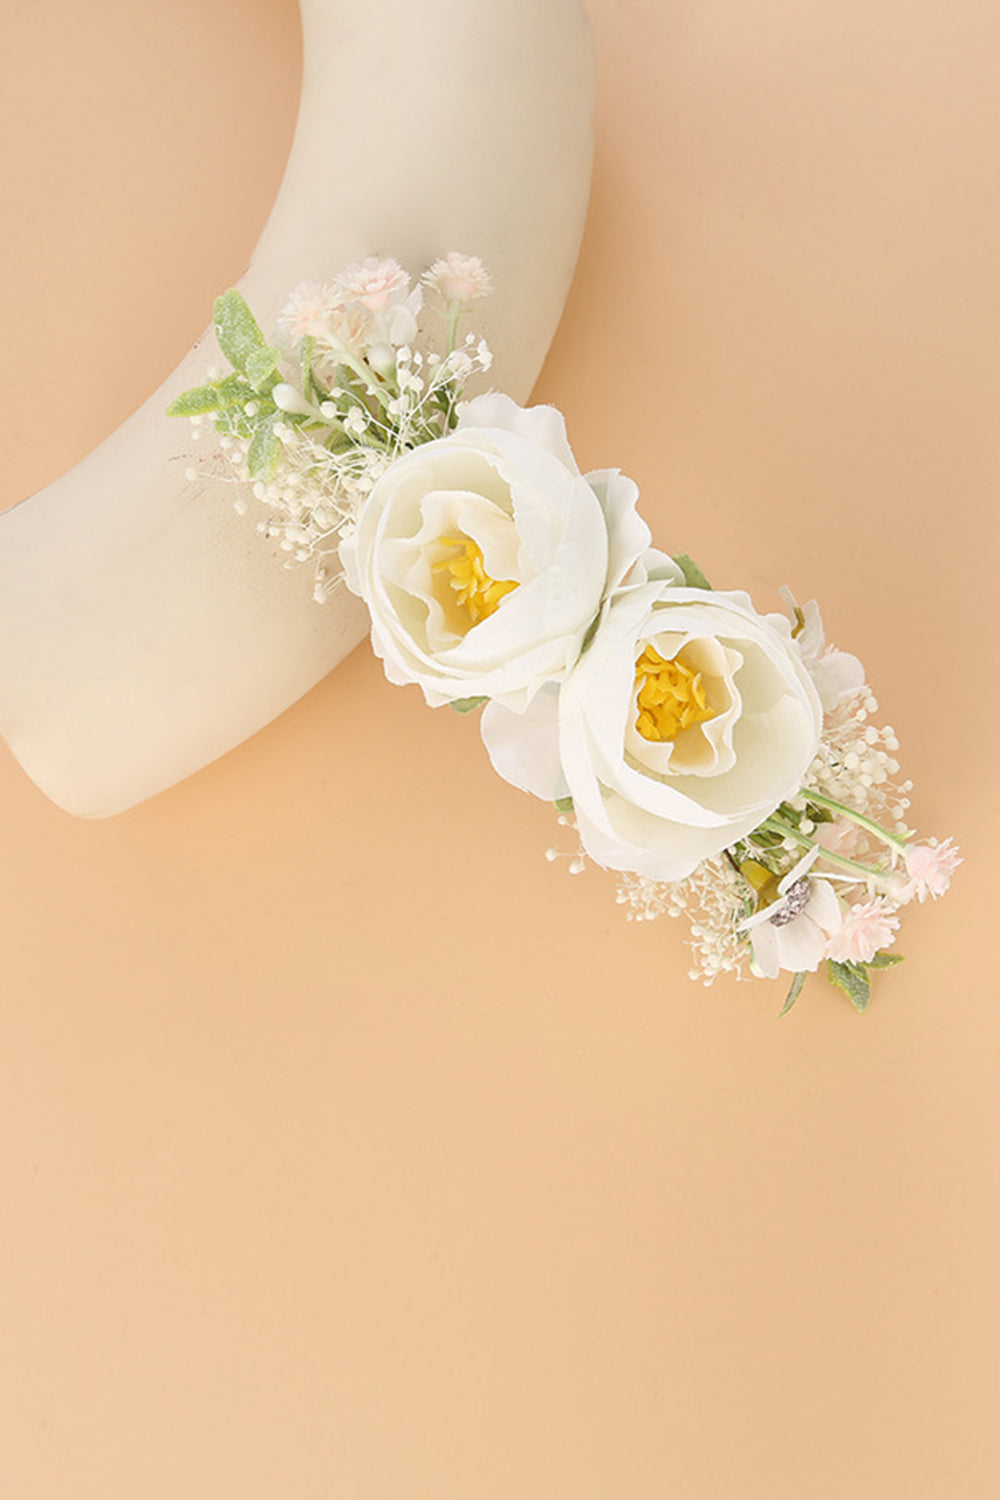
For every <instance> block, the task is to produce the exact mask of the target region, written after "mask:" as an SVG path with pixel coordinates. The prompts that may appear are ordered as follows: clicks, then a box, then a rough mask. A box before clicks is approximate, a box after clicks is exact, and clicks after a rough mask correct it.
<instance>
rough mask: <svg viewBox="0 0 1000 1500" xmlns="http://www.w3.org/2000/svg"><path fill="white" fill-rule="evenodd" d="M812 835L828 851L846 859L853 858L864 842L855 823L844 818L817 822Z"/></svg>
mask: <svg viewBox="0 0 1000 1500" xmlns="http://www.w3.org/2000/svg"><path fill="white" fill-rule="evenodd" d="M807 795H808V793H807ZM812 836H813V838H814V839H815V840H816V843H817V844H819V845H820V847H821V848H822V849H826V850H827V852H828V853H830V854H843V855H846V857H847V858H848V859H853V858H854V856H855V855H856V854H858V853H859V851H860V849H861V845H862V844H863V843H864V834H863V833H862V832H861V829H860V828H859V827H858V825H857V823H849V822H848V821H847V819H846V818H834V820H833V822H832V823H817V824H816V831H815V833H814V834H813V835H812Z"/></svg>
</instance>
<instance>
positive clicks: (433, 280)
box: [424, 250, 493, 302]
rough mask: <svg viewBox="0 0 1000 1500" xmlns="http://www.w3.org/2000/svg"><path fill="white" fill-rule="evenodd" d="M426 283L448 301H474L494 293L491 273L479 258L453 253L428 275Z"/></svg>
mask: <svg viewBox="0 0 1000 1500" xmlns="http://www.w3.org/2000/svg"><path fill="white" fill-rule="evenodd" d="M424 282H425V283H426V285H427V286H429V287H433V288H434V290H435V291H438V292H440V293H441V296H442V297H443V298H444V300H445V301H446V302H472V301H474V300H475V298H476V297H487V296H489V294H490V292H492V290H493V283H492V281H491V280H490V276H489V272H488V271H487V269H486V267H485V266H484V265H483V263H482V261H481V260H480V259H479V256H478V255H460V254H459V253H458V251H457V250H449V252H448V254H447V255H445V256H443V257H442V259H441V260H436V261H435V262H434V264H433V265H432V266H431V268H430V270H429V271H426V272H425V273H424Z"/></svg>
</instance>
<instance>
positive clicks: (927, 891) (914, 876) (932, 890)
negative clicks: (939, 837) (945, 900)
mask: <svg viewBox="0 0 1000 1500" xmlns="http://www.w3.org/2000/svg"><path fill="white" fill-rule="evenodd" d="M904 862H905V864H906V873H907V875H909V877H910V880H909V884H908V885H907V887H906V890H905V892H904V900H906V901H912V900H913V899H914V897H916V899H917V900H918V901H926V900H927V897H928V896H933V897H934V898H935V900H936V899H937V897H938V896H943V895H944V893H945V891H946V890H947V889H948V887H949V885H950V884H951V877H952V876H953V875H954V873H955V871H956V870H957V869H958V867H959V865H960V864H961V863H962V860H961V858H960V856H959V853H958V850H957V849H956V848H955V845H954V844H953V843H952V841H951V839H945V841H944V843H943V844H911V846H910V848H909V849H907V851H906V854H905V855H904Z"/></svg>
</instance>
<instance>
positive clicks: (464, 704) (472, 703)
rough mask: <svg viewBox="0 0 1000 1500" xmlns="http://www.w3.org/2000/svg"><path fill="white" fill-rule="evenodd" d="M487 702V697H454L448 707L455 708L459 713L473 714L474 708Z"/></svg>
mask: <svg viewBox="0 0 1000 1500" xmlns="http://www.w3.org/2000/svg"><path fill="white" fill-rule="evenodd" d="M485 702H486V699H485V698H453V699H452V700H451V702H450V703H449V704H448V707H449V708H453V709H454V710H455V712H456V713H457V714H471V713H472V711H473V709H475V708H479V706H480V704H482V703H485Z"/></svg>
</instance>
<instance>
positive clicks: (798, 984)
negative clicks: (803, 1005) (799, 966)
mask: <svg viewBox="0 0 1000 1500" xmlns="http://www.w3.org/2000/svg"><path fill="white" fill-rule="evenodd" d="M808 978H809V974H808V971H806V972H803V973H801V974H796V976H795V978H794V979H793V980H792V983H791V986H790V988H789V991H788V994H787V995H786V996H785V1003H784V1005H783V1006H782V1007H781V1009H780V1010H779V1011H778V1020H779V1021H780V1020H781V1017H782V1016H787V1015H788V1012H789V1011H790V1010H791V1008H792V1006H793V1005H794V1004H795V1002H796V1000H797V999H798V998H799V996H800V995H801V993H802V987H803V985H804V984H805V982H806V980H807V979H808Z"/></svg>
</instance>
